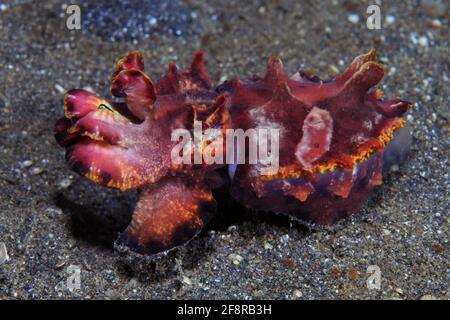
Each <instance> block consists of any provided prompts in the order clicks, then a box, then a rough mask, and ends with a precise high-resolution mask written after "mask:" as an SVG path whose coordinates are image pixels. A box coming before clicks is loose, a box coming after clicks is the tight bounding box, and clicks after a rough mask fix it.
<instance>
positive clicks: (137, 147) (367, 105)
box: [55, 50, 411, 254]
mask: <svg viewBox="0 0 450 320" xmlns="http://www.w3.org/2000/svg"><path fill="white" fill-rule="evenodd" d="M383 74H384V71H383V68H382V66H381V65H380V64H378V63H377V62H376V55H375V51H374V50H372V51H370V52H369V53H367V54H365V55H361V56H359V57H357V58H356V59H354V60H353V62H352V63H351V64H350V66H349V67H348V68H347V70H345V71H344V72H343V73H341V74H339V75H337V76H336V77H334V78H333V79H331V80H321V79H320V78H318V77H317V76H315V75H313V74H311V73H307V72H302V71H298V72H295V73H293V74H292V75H286V74H285V73H284V71H283V67H282V63H281V61H280V60H279V59H278V58H276V57H272V58H270V59H269V61H268V64H267V71H266V73H265V75H264V76H262V77H259V76H254V77H252V78H251V79H248V80H238V79H234V80H230V81H225V82H224V83H223V84H221V85H219V86H218V87H217V88H213V87H212V85H211V81H210V80H209V78H208V75H207V74H206V72H205V70H204V61H203V54H202V53H201V52H197V53H196V54H195V55H194V57H193V60H192V64H191V66H190V67H189V68H188V69H186V70H183V71H180V70H178V69H177V67H176V66H175V65H174V64H170V65H169V70H168V72H167V74H166V75H165V76H164V77H163V78H161V79H160V80H158V81H157V82H156V83H154V82H153V81H152V80H151V79H150V78H149V76H147V75H146V74H145V73H144V61H143V57H142V55H141V54H139V53H138V52H130V53H129V54H127V55H126V56H125V57H123V58H122V59H120V60H119V62H118V63H117V66H116V68H115V69H114V72H113V74H112V77H111V81H112V83H111V88H110V92H111V95H112V96H113V98H114V101H119V100H120V102H115V103H112V102H108V101H106V100H104V99H102V98H100V97H97V96H95V95H94V94H92V93H90V92H88V91H85V90H82V89H75V90H70V91H69V92H67V93H66V95H65V98H64V117H63V118H62V119H60V120H59V121H58V122H57V123H56V125H55V137H56V140H57V141H58V143H59V144H60V145H61V146H63V147H65V148H66V160H67V162H68V164H69V166H70V167H71V168H72V169H73V170H75V171H76V172H78V173H79V174H81V175H83V176H85V177H87V178H88V179H90V180H92V181H94V182H96V183H98V184H101V185H104V186H107V187H110V188H116V189H120V190H127V189H138V190H139V193H140V195H139V197H140V198H139V202H138V203H137V205H136V208H135V212H134V215H133V218H132V221H131V223H130V225H129V226H128V227H127V229H126V230H125V231H124V232H123V233H122V234H121V235H120V236H119V239H118V243H119V244H120V245H126V246H128V247H130V249H131V250H133V251H136V252H139V253H144V254H156V253H159V252H163V251H166V250H169V249H172V248H174V247H176V246H178V245H181V244H183V243H185V242H187V241H188V240H190V239H191V238H192V237H194V236H195V235H196V234H197V233H198V232H199V231H200V230H201V229H202V228H203V227H204V225H205V224H206V223H207V222H208V221H209V220H210V219H211V217H212V216H213V215H214V213H215V210H216V201H215V200H214V197H213V195H212V193H211V192H212V190H214V189H217V190H221V191H223V190H227V191H229V192H230V193H231V196H232V197H233V198H234V199H235V200H237V201H238V202H239V203H241V204H242V205H243V206H245V207H248V208H252V209H256V210H264V211H273V212H277V213H285V214H288V215H290V216H292V217H294V218H295V219H299V220H302V221H307V222H310V223H315V224H322V225H323V224H332V223H334V222H336V221H337V220H339V219H341V218H344V217H347V216H349V215H350V214H352V213H355V212H357V211H358V210H359V209H360V207H361V205H362V204H363V203H364V201H365V200H366V199H367V198H368V196H369V194H370V192H371V190H372V189H373V188H374V187H375V186H377V185H380V184H381V183H382V179H383V173H385V172H387V171H388V170H389V168H390V167H391V166H392V165H397V164H399V163H400V162H402V161H403V160H404V158H405V157H406V154H407V152H408V149H409V144H410V133H409V130H408V127H407V126H405V121H404V120H403V118H402V116H403V114H404V113H405V112H406V111H407V110H408V108H409V107H410V105H411V104H410V103H408V102H405V101H402V100H400V99H398V98H396V99H385V100H383V99H381V96H382V92H381V91H380V90H373V91H370V89H371V88H372V87H374V86H375V85H376V84H377V83H378V82H380V80H381V79H382V78H383ZM195 121H200V122H201V123H202V128H201V129H202V130H208V129H215V130H218V132H219V133H220V134H223V135H225V132H226V131H227V130H228V129H242V130H244V131H245V130H248V129H255V130H258V129H277V130H278V132H279V155H278V159H277V160H279V163H278V167H277V170H273V172H269V173H267V172H266V173H265V174H262V172H263V170H264V169H265V167H266V166H267V164H266V163H261V162H257V163H248V162H246V163H244V164H220V163H213V164H208V163H205V162H202V163H200V164H183V163H175V162H174V161H172V158H171V152H172V150H173V148H174V147H175V146H176V145H177V143H178V142H177V141H172V140H173V139H171V135H172V132H174V130H176V129H186V130H188V131H189V132H191V133H192V132H193V130H194V122H195ZM224 141H225V139H224ZM247 142H248V141H247ZM207 147H208V143H205V144H201V145H200V148H207ZM209 147H210V146H209ZM192 153H194V150H192ZM188 156H189V157H190V156H191V155H188ZM192 156H193V154H192Z"/></svg>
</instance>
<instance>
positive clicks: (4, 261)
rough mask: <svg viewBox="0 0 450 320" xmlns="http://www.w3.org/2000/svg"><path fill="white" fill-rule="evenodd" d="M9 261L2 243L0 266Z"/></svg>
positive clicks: (0, 245)
mask: <svg viewBox="0 0 450 320" xmlns="http://www.w3.org/2000/svg"><path fill="white" fill-rule="evenodd" d="M8 261H9V256H8V250H7V249H6V245H5V243H4V242H0V265H2V264H4V263H6V262H8Z"/></svg>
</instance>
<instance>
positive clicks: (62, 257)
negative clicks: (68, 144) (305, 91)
mask: <svg viewBox="0 0 450 320" xmlns="http://www.w3.org/2000/svg"><path fill="white" fill-rule="evenodd" d="M121 2H122V4H121V5H118V6H117V7H115V6H113V5H112V4H111V2H110V1H89V2H83V5H82V8H81V10H82V29H81V30H72V31H70V30H68V29H67V28H66V24H65V18H66V15H65V8H66V7H65V6H64V5H63V4H62V3H61V2H58V1H48V2H45V1H39V2H37V1H34V2H32V1H7V3H6V4H2V5H0V39H1V45H0V78H1V79H2V80H1V83H0V155H1V156H0V190H1V192H0V241H1V242H3V243H4V244H5V246H6V249H7V253H8V255H9V260H8V261H2V260H0V262H2V264H1V266H0V298H3V299H11V298H18V299H20V298H95V299H104V298H126V299H136V298H138V299H155V298H158V299H160V298H162V299H167V298H183V299H191V298H225V299H228V298H240V299H260V298H275V299H312V298H329V299H333V298H350V299H352V298H383V299H433V298H437V299H447V298H448V288H449V287H448V271H447V268H448V263H449V259H448V258H449V255H448V238H449V235H448V230H449V229H448V222H449V217H448V200H446V199H447V198H448V186H447V183H448V181H449V177H448V171H449V170H448V156H447V151H448V144H447V140H446V137H448V133H449V132H448V120H449V109H448V96H449V77H450V73H449V68H448V67H449V61H448V57H449V50H448V27H449V25H448V17H449V16H448V10H449V8H448V6H447V5H446V4H445V3H446V1H430V0H425V1H419V0H417V1H395V2H394V1H383V5H382V6H381V13H382V29H381V30H369V29H368V28H367V27H366V21H365V20H366V8H367V6H368V4H371V3H372V2H376V1H367V2H362V1H283V0H278V1H241V0H239V1H237V0H236V1H235V0H231V1H224V2H223V3H222V4H221V3H220V2H219V1H207V3H205V1H203V0H185V1H182V0H176V1H171V3H170V5H167V4H165V3H163V2H161V1H153V2H151V3H152V4H146V5H144V4H139V3H138V2H133V1H121ZM358 18H359V19H358ZM372 47H375V48H376V49H377V50H378V53H379V56H380V58H381V61H382V62H383V63H384V64H385V66H386V76H385V79H384V80H383V82H382V84H381V86H382V89H383V90H384V91H385V93H386V96H388V97H395V96H400V97H402V98H404V99H406V100H409V101H413V102H414V103H415V105H414V109H413V110H411V111H410V112H409V115H408V118H407V121H408V122H409V123H410V124H411V126H412V130H413V144H412V152H411V156H410V159H409V161H408V162H407V163H406V164H405V165H404V166H403V167H401V168H399V169H398V170H396V171H395V172H392V173H391V174H390V175H389V176H388V178H387V179H385V184H383V185H382V186H381V187H379V188H377V189H376V192H375V193H374V195H373V197H372V199H371V200H370V202H369V203H368V204H367V205H365V206H364V209H362V210H361V212H360V214H358V215H355V216H354V217H353V218H350V219H346V220H344V221H342V222H340V223H339V224H338V225H336V226H334V227H330V228H325V229H323V230H318V231H317V230H316V231H312V230H309V229H308V228H306V227H304V226H301V225H298V224H296V223H294V222H291V221H290V220H289V219H288V218H286V217H283V216H277V215H274V214H268V213H256V212H252V211H245V210H243V209H242V208H241V207H240V206H238V205H236V204H235V203H233V202H232V201H231V200H230V199H228V198H226V196H221V199H220V200H222V201H221V205H220V213H219V214H218V215H217V217H216V218H215V219H214V220H213V221H212V222H211V223H210V224H209V225H208V227H207V228H206V230H204V231H203V232H202V233H201V234H200V235H199V236H198V237H197V238H196V239H194V240H193V241H191V242H190V243H189V244H188V245H186V246H184V247H182V248H179V249H178V250H175V251H173V252H172V253H170V254H169V255H167V256H163V257H159V258H158V259H156V260H157V261H154V260H152V259H149V258H144V257H141V256H138V255H135V254H131V253H129V252H126V251H125V252H122V251H119V252H118V251H117V250H116V251H114V250H113V243H114V240H115V238H116V236H117V234H118V233H119V232H120V231H122V230H123V229H124V228H125V227H126V225H127V224H128V222H129V220H130V217H131V212H132V210H133V206H134V203H135V201H136V194H135V192H123V193H121V192H118V191H112V190H108V189H106V188H103V187H100V186H97V185H94V184H93V183H90V182H89V181H87V180H86V179H84V178H82V177H79V176H78V175H76V174H75V173H74V172H72V171H70V170H69V169H68V168H67V166H66V163H65V161H64V150H62V148H60V147H59V146H57V144H56V142H55V140H54V138H53V133H52V129H53V124H54V122H55V121H56V120H57V119H58V118H59V117H61V116H62V114H63V109H62V92H63V91H64V90H67V89H71V88H79V87H86V88H90V90H94V91H95V92H97V93H98V94H101V95H106V94H107V88H108V78H109V74H110V71H111V70H112V67H113V66H114V62H115V61H116V59H117V58H118V57H120V56H121V55H123V54H124V53H126V52H127V51H129V50H134V49H139V50H141V51H142V52H143V54H144V56H145V59H146V66H147V71H148V72H149V74H150V75H151V76H152V77H153V78H154V79H158V78H159V77H160V76H161V75H162V74H163V73H164V71H165V69H166V67H167V64H168V63H169V62H171V61H175V62H176V63H177V64H178V65H180V66H186V65H187V64H188V63H189V61H190V57H191V55H192V53H193V52H194V50H196V49H198V48H201V49H203V50H204V52H205V56H206V59H207V68H208V69H209V70H210V75H211V78H212V79H213V80H214V82H215V83H216V84H217V83H219V82H220V81H223V80H224V79H227V78H232V77H234V76H236V75H240V76H242V77H248V76H251V75H253V74H256V73H259V74H261V73H263V72H264V69H265V62H266V59H267V57H268V56H269V55H271V54H278V55H280V56H281V57H282V59H283V61H284V63H285V69H286V70H287V71H292V72H293V71H295V70H296V69H297V68H299V67H301V68H305V69H310V70H315V71H317V72H318V74H320V75H322V76H324V77H331V76H333V75H334V74H335V73H336V72H337V71H338V70H343V68H344V67H345V66H346V65H347V64H348V63H349V62H350V61H351V60H352V59H353V58H354V57H355V56H357V55H359V54H362V53H365V52H367V51H368V50H369V49H370V48H372ZM3 260H5V259H3ZM72 265H73V266H78V267H80V268H81V289H80V290H75V291H73V292H72V291H70V290H69V289H68V288H67V286H66V283H67V277H68V273H67V269H68V268H69V267H70V266H72ZM371 265H377V266H379V268H380V270H381V288H380V290H376V289H368V287H367V285H366V279H367V277H368V274H367V268H368V267H369V266H371Z"/></svg>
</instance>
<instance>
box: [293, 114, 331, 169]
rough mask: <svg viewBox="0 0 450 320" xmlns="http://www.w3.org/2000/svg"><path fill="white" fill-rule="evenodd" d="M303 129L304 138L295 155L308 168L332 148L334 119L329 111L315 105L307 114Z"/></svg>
mask: <svg viewBox="0 0 450 320" xmlns="http://www.w3.org/2000/svg"><path fill="white" fill-rule="evenodd" d="M302 129H303V136H302V140H301V141H300V143H299V144H298V145H297V150H296V152H295V156H296V157H297V159H298V161H300V163H301V164H302V165H303V167H305V168H308V167H310V166H311V164H312V163H313V162H314V161H316V160H318V159H320V158H321V157H322V156H323V155H324V154H325V153H326V152H327V151H328V150H330V145H331V138H332V136H333V119H332V118H331V115H330V113H329V112H328V111H326V110H324V109H320V108H318V107H314V108H312V110H311V111H310V112H309V113H308V115H307V116H306V118H305V121H304V122H303V128H302Z"/></svg>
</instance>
